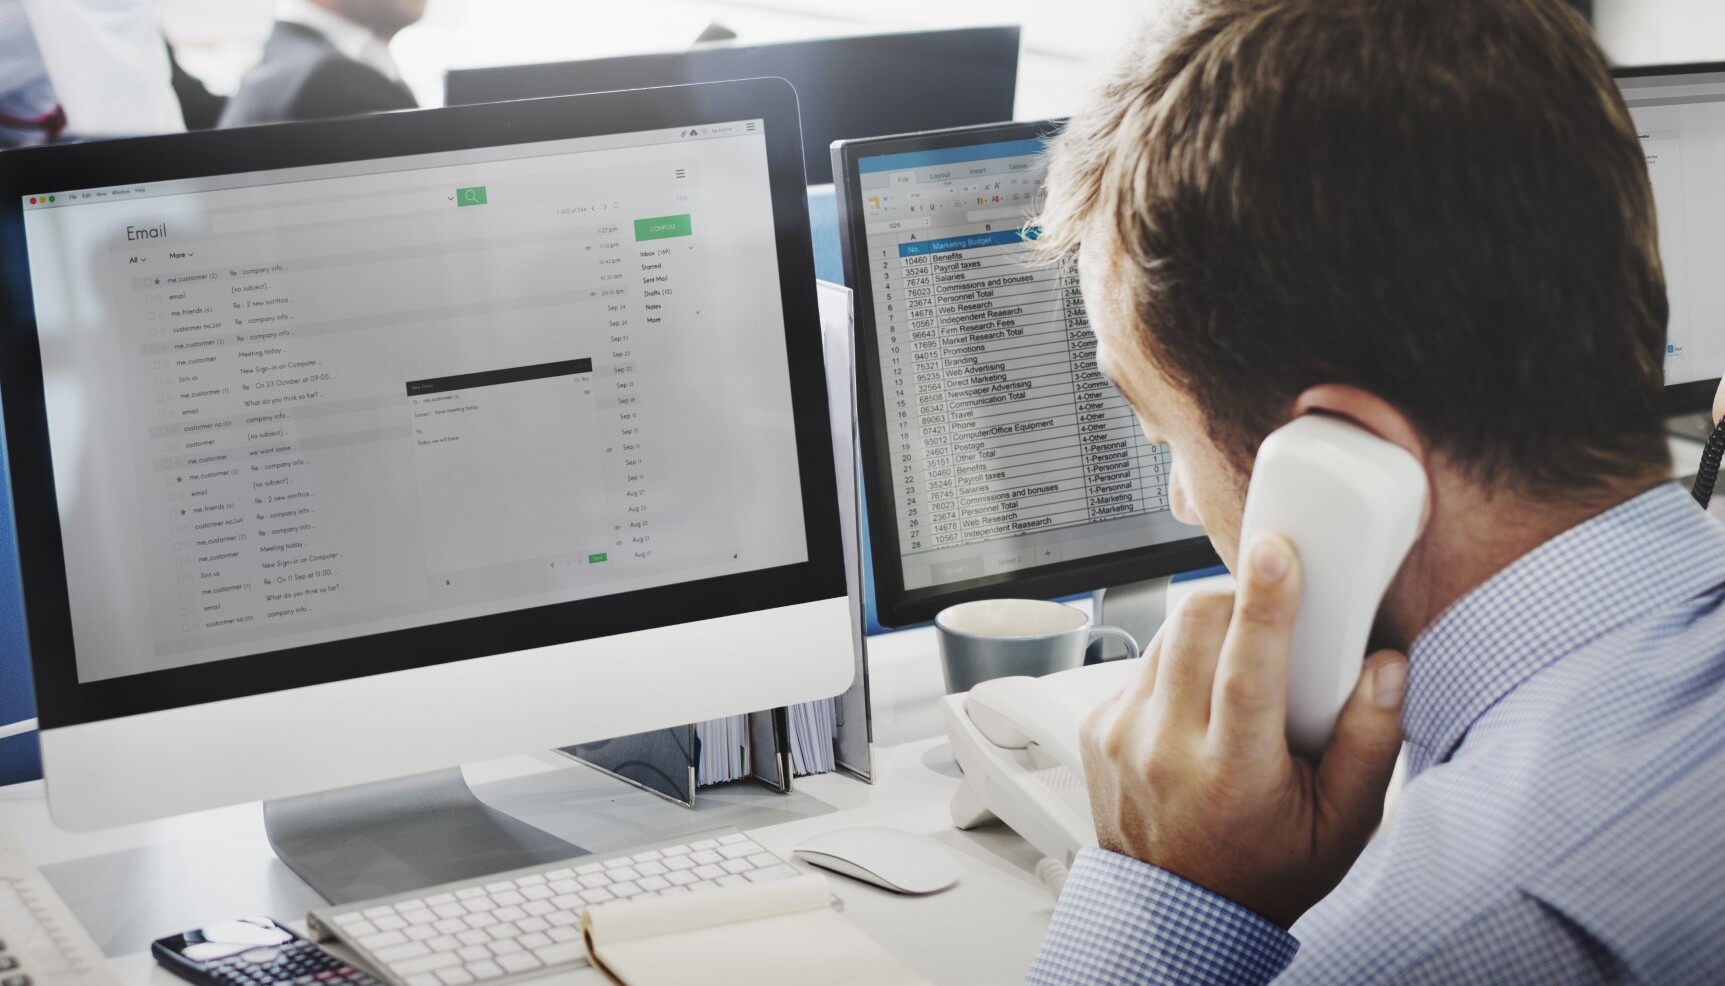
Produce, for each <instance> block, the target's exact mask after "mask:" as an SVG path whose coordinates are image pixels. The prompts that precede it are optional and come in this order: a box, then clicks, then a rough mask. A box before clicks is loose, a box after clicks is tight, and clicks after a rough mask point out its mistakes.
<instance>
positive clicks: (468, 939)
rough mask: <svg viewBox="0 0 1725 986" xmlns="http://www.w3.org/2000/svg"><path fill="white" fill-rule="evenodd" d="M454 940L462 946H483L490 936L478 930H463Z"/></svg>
mask: <svg viewBox="0 0 1725 986" xmlns="http://www.w3.org/2000/svg"><path fill="white" fill-rule="evenodd" d="M455 939H456V940H457V941H459V942H461V944H463V945H483V944H485V943H486V942H488V941H490V940H491V936H490V935H488V934H486V933H485V932H484V931H481V930H480V929H478V928H465V929H463V930H462V932H461V933H460V934H458V935H456V936H455Z"/></svg>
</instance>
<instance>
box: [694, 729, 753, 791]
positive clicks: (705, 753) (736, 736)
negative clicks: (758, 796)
mask: <svg viewBox="0 0 1725 986" xmlns="http://www.w3.org/2000/svg"><path fill="white" fill-rule="evenodd" d="M695 739H696V741H697V742H698V743H699V744H700V751H701V755H700V759H699V760H698V761H697V762H696V764H695V778H696V783H698V784H722V783H724V782H725V781H740V780H742V779H743V778H745V777H748V776H749V717H748V716H726V717H725V718H723V719H713V720H710V721H708V722H702V723H696V724H695Z"/></svg>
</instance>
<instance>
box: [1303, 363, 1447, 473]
mask: <svg viewBox="0 0 1725 986" xmlns="http://www.w3.org/2000/svg"><path fill="white" fill-rule="evenodd" d="M1313 412H1318V413H1322V414H1333V415H1335V416H1336V417H1338V418H1346V419H1348V420H1349V421H1352V422H1353V423H1354V424H1357V425H1359V426H1360V427H1362V428H1364V429H1365V430H1367V431H1369V432H1371V433H1372V434H1374V435H1376V436H1378V437H1379V438H1382V439H1384V440H1385V441H1388V442H1393V443H1394V444H1396V445H1400V446H1401V447H1402V448H1404V449H1407V450H1408V451H1409V452H1410V453H1412V454H1413V457H1414V458H1416V459H1418V460H1419V461H1420V464H1421V465H1427V456H1426V443H1425V439H1424V438H1423V437H1421V435H1420V433H1419V432H1418V431H1417V430H1416V429H1415V428H1414V426H1413V423H1412V422H1410V421H1409V420H1408V419H1407V415H1405V414H1403V413H1402V412H1401V410H1400V409H1399V408H1397V407H1396V406H1395V405H1394V404H1391V403H1390V402H1389V401H1386V400H1384V399H1383V398H1382V397H1379V396H1378V395H1376V394H1374V393H1372V392H1371V391H1369V390H1361V389H1360V388H1358V387H1354V386H1351V385H1349V384H1345V383H1323V384H1319V385H1317V386H1316V387H1308V388H1307V389H1306V390H1305V391H1304V392H1303V393H1301V394H1300V396H1299V397H1296V398H1295V399H1294V416H1295V417H1299V416H1300V415H1302V414H1311V413H1313Z"/></svg>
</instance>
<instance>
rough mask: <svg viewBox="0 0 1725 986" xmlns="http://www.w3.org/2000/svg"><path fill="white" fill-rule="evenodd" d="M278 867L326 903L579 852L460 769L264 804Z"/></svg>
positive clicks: (365, 897) (396, 891) (402, 890)
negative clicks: (508, 810)
mask: <svg viewBox="0 0 1725 986" xmlns="http://www.w3.org/2000/svg"><path fill="white" fill-rule="evenodd" d="M264 832H265V834H266V835H268V836H269V840H270V846H271V848H273V849H275V851H276V855H277V856H279V857H281V860H282V862H284V863H286V864H287V866H288V868H289V869H291V870H293V871H294V872H295V873H297V874H299V876H300V878H301V879H303V880H304V881H305V882H306V883H308V884H310V885H311V888H312V889H313V890H315V891H317V892H318V893H319V894H321V895H322V896H323V898H324V899H325V900H327V901H329V902H330V903H332V904H346V903H350V902H352V901H357V900H369V899H371V898H373V897H383V896H388V895H392V894H399V893H407V892H409V891H412V890H420V889H423V888H425V887H434V886H437V885H439V884H443V883H449V882H451V881H455V880H469V879H473V878H475V877H481V876H487V875H490V874H493V873H501V872H503V871H505V870H512V869H518V868H520V867H524V866H534V865H538V864H543V863H551V862H555V861H557V860H561V859H569V858H571V857H573V856H580V855H584V854H585V852H586V851H585V850H583V849H581V848H580V847H578V846H575V845H573V844H571V843H568V842H565V841H563V840H562V839H559V838H557V837H555V836H552V835H549V834H547V833H545V832H542V831H540V830H539V829H537V828H534V827H533V826H531V825H528V824H527V823H525V822H522V821H519V820H517V819H514V818H511V817H510V816H508V815H506V814H504V813H503V812H500V811H498V810H497V809H495V808H493V807H491V806H490V805H488V804H486V803H485V802H483V801H480V800H479V798H478V797H476V796H475V795H474V793H473V789H472V788H470V787H468V786H467V780H466V779H465V778H464V777H462V775H461V770H460V768H452V769H449V770H437V771H432V772H431V773H428V774H419V775H416V776H413V777H403V778H399V779H396V780H391V781H381V782H378V783H375V784H361V785H359V786H357V787H349V788H342V789H339V790H335V791H325V792H322V793H319V794H307V795H303V796H300V797H297V798H282V799H280V800H277V801H266V802H264Z"/></svg>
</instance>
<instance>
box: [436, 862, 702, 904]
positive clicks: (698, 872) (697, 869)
mask: <svg viewBox="0 0 1725 986" xmlns="http://www.w3.org/2000/svg"><path fill="white" fill-rule="evenodd" d="M691 872H693V873H694V874H695V875H696V876H698V877H700V878H701V879H703V880H717V879H718V878H719V877H722V876H724V875H725V871H724V869H723V868H722V867H718V866H714V865H712V864H711V863H709V864H707V865H706V866H697V867H695V868H694V869H693V870H692V871H691ZM472 916H473V915H471V914H470V915H468V917H472Z"/></svg>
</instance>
